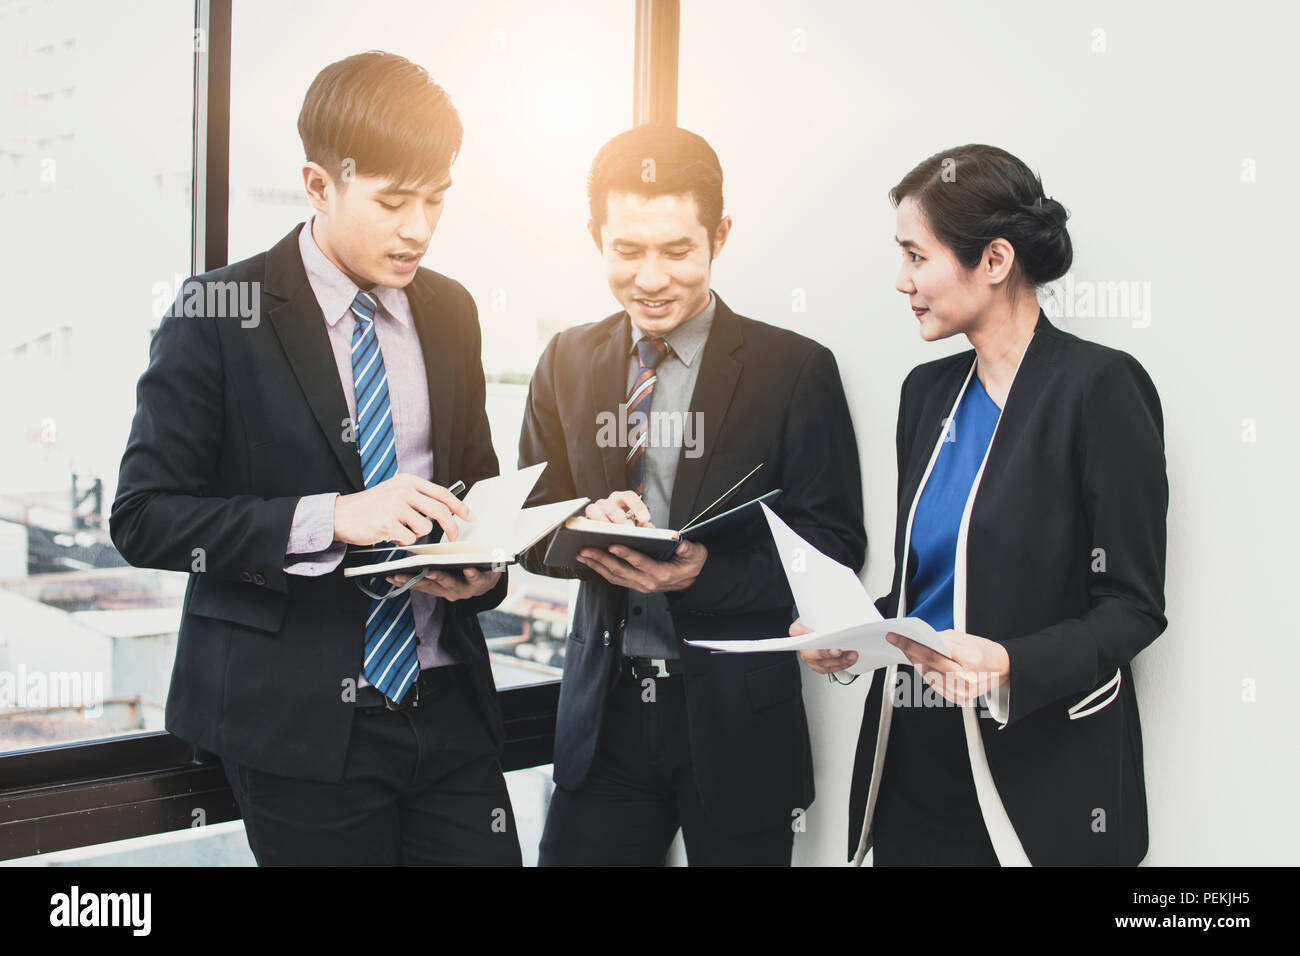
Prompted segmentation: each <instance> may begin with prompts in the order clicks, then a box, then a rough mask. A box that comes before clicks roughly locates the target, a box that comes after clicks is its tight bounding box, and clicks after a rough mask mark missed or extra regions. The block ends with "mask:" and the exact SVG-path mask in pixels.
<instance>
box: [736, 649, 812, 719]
mask: <svg viewBox="0 0 1300 956" xmlns="http://www.w3.org/2000/svg"><path fill="white" fill-rule="evenodd" d="M799 688H800V684H799V664H798V662H797V661H795V660H794V659H792V658H786V659H785V660H781V661H778V662H777V663H775V664H767V665H765V666H763V667H759V668H756V669H755V670H752V671H748V672H747V673H746V674H745V690H746V691H747V692H748V694H749V703H750V706H751V707H753V708H754V709H755V710H766V709H767V708H768V707H775V706H776V705H777V704H780V703H783V702H785V701H787V700H789V699H790V698H792V697H796V696H798V694H799Z"/></svg>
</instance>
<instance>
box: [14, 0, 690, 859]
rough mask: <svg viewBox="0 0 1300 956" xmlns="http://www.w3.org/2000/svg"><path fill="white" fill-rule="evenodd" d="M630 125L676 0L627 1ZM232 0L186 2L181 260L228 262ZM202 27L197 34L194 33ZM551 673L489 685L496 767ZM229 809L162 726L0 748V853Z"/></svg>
mask: <svg viewBox="0 0 1300 956" xmlns="http://www.w3.org/2000/svg"><path fill="white" fill-rule="evenodd" d="M635 2H636V17H635V22H636V35H635V38H634V51H635V52H634V62H633V69H634V75H635V83H634V102H633V104H632V106H633V109H632V116H633V122H634V124H640V123H644V122H649V121H655V122H664V123H676V120H677V73H678V71H677V51H678V34H679V25H680V20H681V11H680V0H635ZM232 5H233V0H196V3H195V11H194V25H195V31H196V36H201V37H202V38H203V39H204V41H205V42H203V43H196V44H195V47H196V49H195V53H194V120H193V124H194V131H193V180H192V185H193V188H192V191H191V195H192V200H193V205H192V209H191V212H192V216H193V224H192V231H191V269H192V272H193V273H194V274H199V273H202V272H207V271H210V270H212V269H217V268H220V267H222V266H224V265H226V264H227V257H228V237H229V212H230V63H231V41H232ZM200 31H201V32H200ZM559 690H560V682H559V681H545V682H542V683H537V684H525V685H520V686H515V687H509V688H506V689H504V690H499V691H498V692H497V699H498V701H499V703H500V706H501V712H502V718H503V721H504V727H505V744H504V750H503V754H502V769H503V770H506V771H511V770H522V769H525V768H528V767H538V766H544V765H545V764H548V763H550V762H551V760H552V754H553V748H554V742H555V716H556V710H557V707H558V703H559ZM238 817H239V810H238V808H237V807H236V805H235V800H234V796H233V794H232V793H231V791H230V787H229V785H228V783H227V782H226V778H225V773H224V771H223V770H222V766H221V762H220V760H219V758H217V757H216V756H215V755H213V754H210V753H208V752H206V751H204V750H201V749H199V748H197V747H195V746H194V745H192V744H190V743H187V742H186V741H184V740H181V739H180V738H179V737H175V736H173V735H172V734H170V733H168V732H166V731H150V732H144V733H137V734H126V735H120V736H116V737H110V738H105V739H100V740H93V741H84V742H75V743H67V744H56V745H53V746H48V747H39V748H32V749H28V750H16V751H9V752H5V753H0V860H9V859H16V858H20V857H26V856H33V855H36V854H40V853H50V852H53V851H56V850H67V849H72V848H76V847H84V846H94V845H97V844H101V843H111V842H116V841H119V840H125V839H130V838H133V837H140V836H148V835H151V834H157V833H166V832H171V831H175V830H184V829H188V828H190V827H192V826H196V825H200V823H201V824H203V825H207V824H213V823H221V822H224V821H227V820H234V819H237V818H238Z"/></svg>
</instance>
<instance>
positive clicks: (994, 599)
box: [849, 311, 1169, 866]
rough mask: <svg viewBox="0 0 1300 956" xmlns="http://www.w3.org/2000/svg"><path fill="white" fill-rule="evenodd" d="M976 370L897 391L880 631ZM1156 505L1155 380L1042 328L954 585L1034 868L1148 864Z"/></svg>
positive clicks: (925, 375) (862, 772) (857, 783)
mask: <svg viewBox="0 0 1300 956" xmlns="http://www.w3.org/2000/svg"><path fill="white" fill-rule="evenodd" d="M974 361H975V352H974V351H973V350H972V351H967V352H963V353H961V354H959V355H954V356H951V357H949V358H944V359H940V360H938V361H936V362H929V363H927V364H925V365H920V366H918V367H917V368H915V369H913V370H912V372H911V373H910V374H909V375H908V376H907V379H906V380H905V381H904V382H903V389H902V397H901V399H900V402H899V410H898V435H897V446H898V476H899V482H898V523H897V530H896V532H895V539H894V548H895V551H894V580H893V588H892V590H891V592H890V594H889V595H887V596H886V597H884V598H882V599H881V600H880V601H879V602H878V607H879V608H880V610H881V613H883V614H884V615H885V616H886V617H892V616H894V615H895V613H896V611H897V610H898V606H897V605H898V597H899V588H900V583H901V580H902V574H903V571H904V569H905V568H907V567H908V565H907V563H906V562H905V560H904V555H903V547H904V545H903V542H904V539H905V535H906V531H907V520H908V515H909V512H910V510H911V505H912V501H913V499H914V498H915V497H916V495H917V492H918V489H919V488H920V486H921V481H922V479H923V477H924V475H925V471H926V468H927V466H928V464H929V462H930V457H931V454H932V452H933V450H934V447H935V443H936V442H937V441H938V440H939V438H940V436H941V434H942V431H943V427H944V421H945V419H946V418H947V416H948V415H950V414H951V411H952V407H953V403H954V402H955V400H956V398H957V395H958V393H959V392H960V390H961V388H962V384H963V382H965V381H966V378H967V375H968V374H969V373H970V370H971V366H972V364H973V363H974ZM1168 497H1169V489H1168V482H1167V479H1166V476H1165V457H1164V437H1163V420H1162V415H1161V408H1160V398H1159V396H1158V395H1157V394H1156V389H1155V386H1154V385H1153V384H1152V383H1151V379H1150V378H1149V377H1148V376H1147V374H1146V372H1145V371H1144V370H1143V368H1142V366H1141V365H1139V364H1138V362H1137V361H1136V360H1135V359H1134V358H1133V357H1132V356H1130V355H1127V354H1126V353H1124V352H1120V351H1117V350H1115V349H1110V348H1106V347H1104V346H1101V345H1097V344H1095V343H1092V342H1087V341H1084V340H1083V339H1080V338H1078V337H1077V336H1074V335H1071V334H1069V333H1067V332H1064V331H1061V330H1060V329H1057V328H1056V327H1055V326H1053V325H1052V324H1051V322H1049V321H1048V319H1047V316H1046V315H1044V314H1043V313H1042V312H1041V311H1040V312H1039V317H1038V324H1037V326H1036V328H1035V332H1034V336H1033V338H1032V339H1031V341H1030V344H1029V347H1028V349H1027V350H1026V352H1025V355H1024V358H1023V359H1022V362H1021V366H1020V369H1019V371H1018V372H1017V374H1016V378H1015V381H1014V382H1013V384H1012V387H1011V391H1010V393H1009V395H1008V397H1007V401H1006V404H1005V407H1004V409H1003V411H1002V416H1001V421H1000V422H999V424H998V428H997V432H996V434H995V435H994V438H993V443H992V445H991V447H990V450H989V454H988V460H987V464H986V465H985V470H984V475H983V478H982V480H981V482H980V484H979V488H978V491H977V493H976V497H975V502H974V505H973V507H972V511H971V517H970V524H969V532H968V539H967V548H966V553H965V555H964V556H959V561H958V569H957V574H958V576H960V575H961V574H962V573H963V569H962V565H963V563H964V572H965V580H966V630H967V632H968V633H971V634H977V635H979V636H981V637H987V638H989V639H991V640H995V641H997V642H999V643H1001V644H1002V645H1003V646H1004V647H1005V648H1006V650H1007V654H1008V656H1009V658H1010V660H1011V672H1010V673H1011V676H1010V684H1009V691H1010V710H1009V712H1008V714H1007V723H1006V725H1005V726H999V724H998V723H997V721H996V720H994V719H992V718H988V717H986V718H983V719H980V720H979V727H980V736H981V739H982V740H983V742H984V749H985V753H986V755H987V759H988V765H989V770H990V772H991V775H992V777H993V781H994V783H995V784H996V787H997V791H998V795H999V796H1000V798H1001V801H1002V804H1003V806H1004V807H1005V809H1006V815H1007V818H1008V819H1009V820H1010V822H1011V824H1012V826H1013V827H1014V829H1015V831H1016V836H1017V837H1018V838H1019V840H1020V843H1021V845H1022V847H1023V849H1024V851H1025V854H1026V855H1027V856H1028V858H1029V861H1030V862H1031V863H1032V864H1034V865H1036V866H1037V865H1044V864H1088V863H1097V864H1126V865H1132V864H1136V863H1137V862H1138V861H1140V860H1141V859H1142V857H1143V856H1145V855H1146V849H1147V813H1146V791H1145V785H1144V779H1143V771H1142V732H1141V727H1140V724H1139V720H1138V709H1137V698H1136V696H1135V695H1134V693H1133V681H1132V674H1131V672H1130V670H1129V662H1130V661H1131V660H1132V659H1133V657H1134V656H1135V655H1136V654H1137V653H1138V652H1139V651H1141V650H1142V648H1144V647H1146V646H1147V645H1148V644H1150V643H1151V642H1152V641H1153V640H1155V638H1156V637H1157V636H1158V635H1159V634H1160V633H1161V632H1162V631H1163V630H1164V628H1165V616H1164V577H1165V514H1166V510H1167V506H1168ZM963 558H964V561H963ZM908 573H909V575H910V573H911V569H909V570H908ZM886 673H887V672H886V671H885V670H879V671H876V672H875V674H874V675H873V677H872V681H873V682H872V686H871V691H870V694H869V695H868V698H867V702H866V707H865V711H864V716H863V722H862V729H861V734H860V736H859V739H858V748H857V759H856V761H855V765H854V774H853V787H852V791H851V795H850V808H849V856H850V858H852V857H853V856H854V854H855V851H857V850H858V848H859V839H860V836H861V834H862V831H863V824H864V817H865V813H866V807H867V803H868V799H867V798H868V791H869V788H870V784H871V777H872V772H873V765H874V764H875V763H876V757H877V754H876V743H877V730H878V728H879V725H880V720H881V716H882V710H881V708H882V705H883V703H884V699H883V692H884V683H885V680H884V675H885V674H886ZM1080 704H1082V705H1083V706H1079V705H1080ZM1099 811H1100V812H1099ZM866 822H867V823H868V824H869V823H870V821H866Z"/></svg>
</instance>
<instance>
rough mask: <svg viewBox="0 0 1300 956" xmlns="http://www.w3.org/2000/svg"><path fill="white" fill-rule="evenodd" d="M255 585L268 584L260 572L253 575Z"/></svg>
mask: <svg viewBox="0 0 1300 956" xmlns="http://www.w3.org/2000/svg"><path fill="white" fill-rule="evenodd" d="M253 583H254V584H257V585H263V584H265V583H266V578H264V577H263V576H262V573H261V572H260V571H259V572H258V573H257V574H254V575H253Z"/></svg>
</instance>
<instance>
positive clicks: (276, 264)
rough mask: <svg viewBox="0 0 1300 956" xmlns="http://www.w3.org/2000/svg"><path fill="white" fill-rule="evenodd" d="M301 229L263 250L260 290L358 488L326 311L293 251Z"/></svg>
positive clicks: (329, 437)
mask: <svg viewBox="0 0 1300 956" xmlns="http://www.w3.org/2000/svg"><path fill="white" fill-rule="evenodd" d="M300 228H302V227H301V226H299V227H298V228H297V229H294V230H293V231H292V232H290V233H289V235H287V236H285V237H284V238H283V239H281V240H280V241H279V242H278V243H276V245H275V246H274V247H273V248H272V249H271V251H270V252H269V253H268V254H267V260H266V273H265V276H264V278H263V282H262V288H263V292H264V294H265V295H266V296H268V297H269V298H270V299H271V300H272V304H271V306H270V308H268V309H267V314H268V315H269V317H270V319H271V325H272V327H273V328H274V329H275V334H276V335H277V336H278V337H279V339H280V344H281V346H283V348H284V352H285V355H286V356H288V358H289V365H290V366H291V367H292V368H293V373H294V375H295V376H296V377H297V379H298V384H299V385H300V386H301V387H302V391H303V394H304V395H305V396H306V398H307V404H308V405H310V406H311V410H312V414H313V415H314V417H315V418H316V423H317V424H318V425H319V426H320V430H321V432H322V433H323V434H324V436H325V441H326V442H327V443H328V444H329V446H330V450H331V451H333V452H334V457H335V458H337V459H338V462H339V465H340V466H341V467H342V468H343V472H344V474H346V475H347V477H348V481H349V484H350V486H351V488H352V490H353V491H363V490H364V488H365V486H364V484H363V483H362V478H361V459H360V458H359V457H358V455H357V446H356V443H355V442H349V441H344V439H343V429H344V422H345V421H346V420H347V417H348V403H347V399H346V398H345V397H344V395H343V385H342V383H341V382H340V381H339V372H338V365H337V363H336V362H335V360H334V350H333V349H332V348H331V346H330V341H329V333H328V332H327V331H326V327H325V316H324V315H323V314H322V313H321V310H320V303H318V302H317V301H316V296H315V294H314V293H313V292H312V289H311V284H310V283H309V282H308V281H307V270H306V269H305V268H303V264H302V256H301V255H300V254H299V252H298V229H300ZM276 302H278V304H275V303H276Z"/></svg>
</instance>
